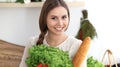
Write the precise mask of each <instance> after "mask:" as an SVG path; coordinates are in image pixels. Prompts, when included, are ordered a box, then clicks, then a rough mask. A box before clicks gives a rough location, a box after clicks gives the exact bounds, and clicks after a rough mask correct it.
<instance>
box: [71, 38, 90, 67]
mask: <svg viewBox="0 0 120 67" xmlns="http://www.w3.org/2000/svg"><path fill="white" fill-rule="evenodd" d="M90 42H91V38H90V37H86V38H85V39H84V40H83V42H82V44H81V46H80V47H79V49H78V51H77V53H76V54H75V56H74V58H73V60H72V62H73V65H74V67H80V65H81V64H82V62H83V61H84V59H85V57H86V55H87V52H88V50H89V47H90Z"/></svg>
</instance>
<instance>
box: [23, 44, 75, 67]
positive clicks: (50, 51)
mask: <svg viewBox="0 0 120 67" xmlns="http://www.w3.org/2000/svg"><path fill="white" fill-rule="evenodd" d="M25 62H26V64H27V66H28V67H36V66H37V65H38V64H47V65H48V67H73V64H72V60H71V59H70V58H69V54H68V52H67V51H62V50H60V49H59V48H54V47H50V46H49V47H48V46H45V45H44V44H42V45H34V46H33V47H32V48H30V49H29V57H27V59H26V61H25Z"/></svg>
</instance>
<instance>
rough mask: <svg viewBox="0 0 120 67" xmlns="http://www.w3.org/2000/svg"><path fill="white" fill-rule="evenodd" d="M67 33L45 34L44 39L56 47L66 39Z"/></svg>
mask: <svg viewBox="0 0 120 67" xmlns="http://www.w3.org/2000/svg"><path fill="white" fill-rule="evenodd" d="M67 37H68V36H67V35H65V34H64V35H59V36H58V35H49V34H48V35H47V36H46V41H47V43H48V44H49V45H50V46H53V47H56V46H58V45H59V44H61V43H62V42H64V41H65V40H66V39H67Z"/></svg>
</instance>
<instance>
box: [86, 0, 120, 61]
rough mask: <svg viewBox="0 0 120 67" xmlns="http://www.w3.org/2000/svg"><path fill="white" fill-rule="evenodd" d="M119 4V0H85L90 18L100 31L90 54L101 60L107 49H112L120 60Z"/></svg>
mask: <svg viewBox="0 0 120 67" xmlns="http://www.w3.org/2000/svg"><path fill="white" fill-rule="evenodd" d="M119 6H120V4H119V0H85V8H86V9H88V12H89V13H88V14H89V20H90V21H91V23H92V24H93V25H94V26H95V28H96V30H97V32H98V39H95V40H94V41H93V42H92V44H91V48H90V51H89V55H94V57H96V58H98V59H99V60H102V59H101V58H102V56H103V53H104V52H105V50H106V49H110V50H111V51H112V52H113V55H114V56H115V58H117V61H119V62H120V47H119V45H120V41H119V40H120V39H119V38H120V30H119V29H120V25H119V23H120V17H119V16H120V7H119Z"/></svg>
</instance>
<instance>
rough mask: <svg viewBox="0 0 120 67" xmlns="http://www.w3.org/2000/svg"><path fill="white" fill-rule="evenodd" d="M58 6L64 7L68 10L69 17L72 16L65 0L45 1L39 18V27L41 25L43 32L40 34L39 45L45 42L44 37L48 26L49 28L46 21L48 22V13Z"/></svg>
mask: <svg viewBox="0 0 120 67" xmlns="http://www.w3.org/2000/svg"><path fill="white" fill-rule="evenodd" d="M58 6H62V7H64V8H65V9H66V10H67V12H68V17H69V18H70V14H69V9H68V6H67V5H66V3H65V2H64V1H63V0H46V1H45V3H44V4H43V7H42V10H41V15H40V18H39V27H40V31H41V34H40V35H39V39H38V41H37V45H40V44H43V40H44V37H45V35H46V33H47V30H48V28H47V24H46V22H47V16H48V13H49V12H50V11H51V10H52V9H53V8H55V7H58Z"/></svg>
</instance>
